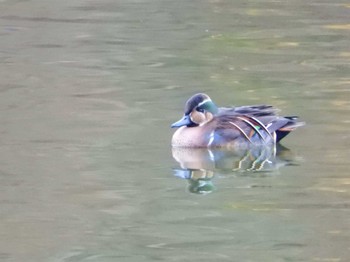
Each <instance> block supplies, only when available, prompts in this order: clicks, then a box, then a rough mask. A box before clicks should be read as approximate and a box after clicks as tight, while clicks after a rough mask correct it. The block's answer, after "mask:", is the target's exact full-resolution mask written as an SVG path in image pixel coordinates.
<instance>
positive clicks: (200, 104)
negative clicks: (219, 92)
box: [197, 99, 211, 107]
mask: <svg viewBox="0 0 350 262" xmlns="http://www.w3.org/2000/svg"><path fill="white" fill-rule="evenodd" d="M207 102H211V100H210V99H205V100H203V101H202V102H200V103H199V104H198V105H197V107H199V106H202V105H204V104H205V103H207Z"/></svg>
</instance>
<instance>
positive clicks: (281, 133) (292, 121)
mask: <svg viewBox="0 0 350 262" xmlns="http://www.w3.org/2000/svg"><path fill="white" fill-rule="evenodd" d="M284 118H286V119H288V120H289V121H288V122H287V123H286V124H285V125H284V126H282V127H281V128H279V129H278V130H276V135H277V138H276V142H279V141H281V140H282V138H284V137H285V136H286V135H288V134H289V133H290V132H292V131H293V130H295V129H296V128H298V127H300V126H303V125H305V122H298V121H297V120H298V117H297V116H285V117H284Z"/></svg>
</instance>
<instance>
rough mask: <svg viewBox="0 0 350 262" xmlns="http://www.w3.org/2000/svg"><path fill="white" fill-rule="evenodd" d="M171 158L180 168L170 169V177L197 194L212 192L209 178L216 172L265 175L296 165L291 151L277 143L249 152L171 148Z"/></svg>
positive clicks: (212, 185) (213, 187)
mask: <svg viewBox="0 0 350 262" xmlns="http://www.w3.org/2000/svg"><path fill="white" fill-rule="evenodd" d="M172 155H173V158H174V159H175V160H176V161H177V162H178V163H179V166H180V167H179V168H174V169H173V174H174V176H176V177H179V178H182V179H186V180H187V181H188V183H189V191H190V192H191V193H197V194H206V193H211V192H212V191H213V190H214V189H215V186H214V183H213V178H214V176H215V175H216V174H218V173H220V174H233V173H234V174H240V175H246V176H248V175H255V174H269V173H273V172H274V171H276V170H278V169H279V168H281V167H284V166H290V165H296V162H295V157H294V155H293V153H292V151H291V150H289V149H288V148H286V147H284V146H282V145H280V144H278V145H277V146H276V147H265V146H264V147H256V148H251V149H249V150H227V149H226V150H225V149H206V148H173V149H172Z"/></svg>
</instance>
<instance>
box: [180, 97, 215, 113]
mask: <svg viewBox="0 0 350 262" xmlns="http://www.w3.org/2000/svg"><path fill="white" fill-rule="evenodd" d="M205 100H208V101H211V99H210V97H209V96H208V95H206V94H202V93H199V94H195V95H193V96H191V97H190V99H188V100H187V102H186V105H185V115H189V114H190V113H191V112H192V110H193V109H194V108H196V107H197V106H198V105H199V104H200V103H202V102H203V101H205Z"/></svg>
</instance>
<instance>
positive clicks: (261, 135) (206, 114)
mask: <svg viewBox="0 0 350 262" xmlns="http://www.w3.org/2000/svg"><path fill="white" fill-rule="evenodd" d="M297 119H298V117H296V116H278V115H277V109H275V108H274V107H272V106H269V105H254V106H239V107H229V108H227V107H220V108H219V107H217V106H216V105H215V103H214V102H213V101H212V100H211V99H210V97H209V96H208V95H206V94H203V93H199V94H195V95H193V96H192V97H190V99H188V100H187V102H186V105H185V110H184V116H183V117H182V118H181V119H180V120H179V121H177V122H175V123H173V124H172V125H171V127H172V128H178V129H177V130H176V132H175V133H174V135H173V137H172V142H171V144H172V146H173V147H194V148H195V147H206V148H213V147H226V148H242V149H244V148H249V147H251V146H256V145H259V146H260V145H275V144H276V143H278V142H279V141H280V140H281V139H282V138H284V137H285V136H286V135H288V134H289V133H290V132H291V131H293V130H294V129H296V128H297V127H299V126H302V125H304V123H303V122H298V121H297Z"/></svg>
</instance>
